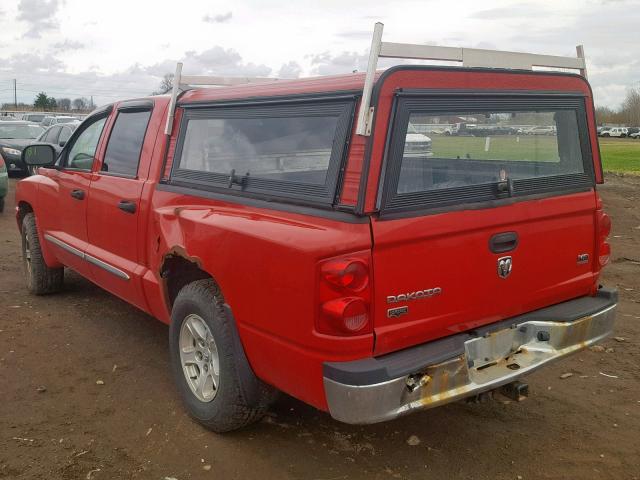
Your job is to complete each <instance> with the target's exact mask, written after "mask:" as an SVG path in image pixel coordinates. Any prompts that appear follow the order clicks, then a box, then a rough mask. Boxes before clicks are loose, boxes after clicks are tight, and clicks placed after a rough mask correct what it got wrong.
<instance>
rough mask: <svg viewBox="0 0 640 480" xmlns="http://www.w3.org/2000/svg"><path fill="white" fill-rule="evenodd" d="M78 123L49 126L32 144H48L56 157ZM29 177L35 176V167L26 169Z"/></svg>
mask: <svg viewBox="0 0 640 480" xmlns="http://www.w3.org/2000/svg"><path fill="white" fill-rule="evenodd" d="M78 125H80V122H78V121H75V122H71V123H62V124H60V125H51V126H50V127H49V128H47V129H46V130H45V131H44V132H42V134H41V135H40V136H39V137H38V138H37V139H36V140H35V142H34V143H49V144H51V146H53V148H54V150H55V151H56V156H57V155H58V154H59V153H60V152H61V151H62V147H64V146H65V144H66V143H67V140H69V137H71V134H72V133H73V132H74V130H75V129H76V127H77V126H78ZM27 170H28V171H29V174H30V175H35V174H36V173H37V171H38V169H37V167H27Z"/></svg>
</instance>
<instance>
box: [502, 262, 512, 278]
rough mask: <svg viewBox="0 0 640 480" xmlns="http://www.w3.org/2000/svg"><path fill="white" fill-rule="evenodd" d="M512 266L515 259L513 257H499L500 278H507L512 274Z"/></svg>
mask: <svg viewBox="0 0 640 480" xmlns="http://www.w3.org/2000/svg"><path fill="white" fill-rule="evenodd" d="M512 266H513V260H512V259H511V257H500V258H499V259H498V276H499V277H500V278H507V277H508V276H509V275H511V268H512Z"/></svg>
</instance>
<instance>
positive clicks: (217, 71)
mask: <svg viewBox="0 0 640 480" xmlns="http://www.w3.org/2000/svg"><path fill="white" fill-rule="evenodd" d="M178 61H180V62H182V63H183V64H184V68H183V70H184V73H185V74H186V75H227V76H246V77H268V76H270V75H271V72H272V69H271V68H270V67H268V66H266V65H264V64H255V63H251V62H249V63H245V62H244V61H243V60H242V57H241V56H240V54H239V53H238V52H236V51H235V50H233V49H231V48H229V49H225V48H222V47H220V46H215V47H212V48H209V49H207V50H204V51H202V52H196V51H188V52H186V53H185V54H184V55H183V56H182V57H181V58H178V59H175V60H172V59H166V60H163V61H161V62H158V63H155V64H153V65H150V66H149V67H146V68H145V69H144V71H145V72H146V73H147V74H149V75H154V76H156V77H162V76H163V75H164V74H165V73H172V72H173V71H174V70H175V68H176V62H178Z"/></svg>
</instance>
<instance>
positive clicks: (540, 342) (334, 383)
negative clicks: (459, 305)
mask: <svg viewBox="0 0 640 480" xmlns="http://www.w3.org/2000/svg"><path fill="white" fill-rule="evenodd" d="M603 293H605V292H604V291H603ZM604 297H605V298H603V302H601V304H600V305H599V308H598V309H597V310H596V311H593V312H590V313H589V314H587V315H584V316H581V317H580V318H576V319H571V320H567V319H566V318H563V319H561V320H558V319H555V318H548V319H542V318H540V317H544V314H542V312H543V311H545V310H548V311H549V313H550V314H553V312H554V310H553V308H555V307H552V308H549V309H543V310H540V311H539V312H541V313H540V314H538V315H536V313H537V312H533V314H528V315H524V316H522V317H518V318H517V319H514V322H513V323H511V324H509V323H508V322H507V323H505V322H500V324H499V325H497V326H494V327H495V328H493V329H491V328H489V329H487V330H486V331H484V332H476V333H479V335H478V336H472V335H469V334H464V335H465V336H466V337H465V338H462V339H459V338H458V344H459V345H460V348H459V350H458V351H457V352H456V349H455V348H453V346H454V345H455V344H456V342H449V345H447V344H446V343H444V342H443V341H440V343H442V345H443V346H444V348H441V347H439V348H438V352H437V355H436V356H435V357H438V355H439V356H440V358H438V359H437V360H438V361H437V362H435V363H430V364H426V365H424V366H418V367H417V368H415V369H414V370H413V371H411V370H410V367H408V366H407V364H406V363H407V361H409V362H410V361H413V362H414V363H415V359H416V349H415V347H414V349H408V350H407V351H403V352H398V353H396V354H391V355H389V356H388V357H387V358H385V357H381V358H379V359H365V360H358V361H355V362H350V365H348V366H347V364H332V365H331V367H332V368H327V366H328V364H325V377H324V388H325V393H326V396H327V402H328V405H329V412H330V413H331V416H332V417H334V418H335V419H337V420H340V421H342V422H346V423H375V422H381V421H385V420H390V419H392V418H395V417H398V416H400V415H404V414H407V413H409V412H411V411H414V410H420V409H427V408H432V407H435V406H438V405H443V404H445V403H449V402H452V401H454V400H458V399H461V398H464V397H469V396H473V395H477V394H479V393H482V392H486V391H489V390H493V389H495V388H498V387H500V386H502V385H505V384H507V383H510V382H513V381H515V380H517V379H519V378H520V377H522V376H524V375H526V374H528V373H531V372H532V371H534V370H537V369H538V368H540V367H542V366H543V365H545V364H547V363H549V362H551V361H554V360H558V359H560V358H563V357H565V356H567V355H570V354H571V353H574V352H577V351H579V350H582V349H584V348H586V347H588V346H589V345H593V344H594V343H597V342H599V341H601V340H602V339H604V338H606V337H607V336H608V335H610V334H611V332H612V330H613V324H614V318H615V311H616V306H617V303H616V301H617V295H616V293H615V291H606V294H605V295H604ZM585 298H587V297H585ZM589 298H591V297H589ZM593 298H597V297H593ZM572 302H574V303H576V301H572ZM570 303H571V302H566V304H567V305H569V304H570ZM583 304H584V302H583ZM561 306H564V305H563V304H561ZM569 308H570V307H569ZM555 311H563V312H564V314H566V313H567V309H566V308H565V310H559V309H556V310H555ZM529 318H530V319H529ZM518 320H523V321H518ZM457 337H460V335H458V336H457ZM445 340H446V339H445ZM452 340H453V338H452ZM434 343H435V342H434ZM426 346H428V344H427V345H426ZM449 347H451V348H449ZM418 348H422V349H423V351H426V350H425V346H420V347H418ZM446 348H449V354H450V355H452V356H449V357H447V358H442V357H443V353H444V352H445V351H446ZM412 350H413V351H412ZM431 350H433V349H431ZM394 355H395V358H390V357H392V356H394ZM400 355H404V356H405V357H407V356H409V357H412V358H411V359H406V361H405V359H402V358H400V357H399V356H400ZM435 357H434V358H435ZM403 361H404V363H405V364H404V365H403ZM358 362H359V363H358ZM385 362H387V365H386V366H384V363H385ZM356 364H357V365H356ZM339 366H347V368H343V369H342V370H341V369H340V367H339ZM374 367H375V368H374ZM374 370H375V372H376V373H375V374H374V373H372V372H373V371H374ZM394 370H395V371H396V372H400V371H402V372H403V374H402V375H398V376H395V377H393V378H387V379H384V381H377V382H376V383H364V384H363V382H361V381H359V379H361V378H362V379H364V380H367V379H368V380H371V379H374V377H376V376H378V377H379V374H380V372H386V373H385V374H383V375H387V374H388V373H389V372H393V371H394ZM332 372H333V373H332ZM335 372H338V373H340V372H343V374H342V375H340V374H336V373H335ZM344 372H346V373H344ZM387 376H388V375H387ZM331 377H333V378H331ZM346 377H348V378H346ZM345 379H346V381H347V383H343V382H344V381H345ZM349 380H351V381H349ZM378 380H379V378H378Z"/></svg>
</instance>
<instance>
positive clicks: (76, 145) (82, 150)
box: [65, 117, 107, 170]
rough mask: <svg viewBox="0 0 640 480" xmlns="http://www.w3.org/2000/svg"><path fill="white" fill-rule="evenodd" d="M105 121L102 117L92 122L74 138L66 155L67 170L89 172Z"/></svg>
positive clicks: (105, 118)
mask: <svg viewBox="0 0 640 480" xmlns="http://www.w3.org/2000/svg"><path fill="white" fill-rule="evenodd" d="M106 120H107V117H102V118H100V119H98V120H96V121H94V122H93V123H92V124H90V125H89V126H87V127H86V128H85V129H84V130H83V131H82V133H80V135H78V136H77V137H76V138H75V140H74V142H73V145H71V148H70V149H69V153H68V154H67V161H66V164H65V166H66V167H67V168H74V169H79V170H91V166H92V165H93V159H94V157H95V155H96V149H97V148H98V141H99V140H100V135H101V134H102V129H103V128H104V124H105V122H106Z"/></svg>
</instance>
